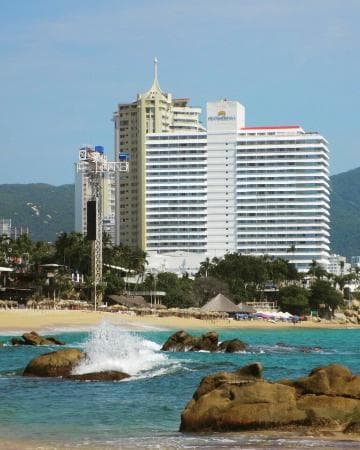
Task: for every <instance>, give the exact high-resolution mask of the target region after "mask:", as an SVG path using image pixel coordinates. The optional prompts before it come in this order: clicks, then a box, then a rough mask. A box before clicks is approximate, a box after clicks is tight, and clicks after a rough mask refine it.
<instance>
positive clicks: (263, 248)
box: [115, 80, 329, 270]
mask: <svg viewBox="0 0 360 450" xmlns="http://www.w3.org/2000/svg"><path fill="white" fill-rule="evenodd" d="M155 91H156V92H155ZM147 95H148V97H147V98H149V99H150V100H149V101H151V100H152V98H159V99H161V98H162V97H161V96H164V98H165V99H167V96H168V95H169V94H163V93H162V91H161V90H160V88H159V86H158V83H157V80H156V83H153V86H152V89H151V90H150V91H149V94H147ZM156 96H157V97H156ZM139 104H140V102H139ZM159 104H160V106H161V103H159ZM130 105H131V107H133V105H134V106H135V104H129V107H130ZM169 105H170V108H174V107H175V108H178V109H182V108H183V109H182V110H183V111H184V114H183V117H181V111H179V112H178V115H177V117H179V119H180V118H182V119H183V122H184V123H183V125H186V123H187V121H188V122H189V120H192V121H194V120H195V119H196V120H197V118H198V116H199V109H198V108H197V109H194V116H193V117H192V116H191V107H189V106H187V99H186V102H185V101H184V104H183V105H181V107H180V108H179V105H180V103H179V101H177V102H176V101H173V103H172V105H171V104H170V103H169ZM153 106H154V107H152V109H151V113H152V114H153V118H152V120H154V123H159V122H156V115H157V114H159V117H160V118H163V117H165V116H164V111H165V110H164V109H163V108H162V107H161V108H159V111H157V108H156V103H154V105H153ZM146 107H148V106H147V105H146ZM138 108H139V107H138ZM138 108H137V109H136V107H134V110H135V111H137V110H139V109H138ZM148 108H149V107H148ZM146 111H147V110H146ZM149 111H150V109H149ZM185 113H186V114H185ZM121 114H122V112H121V108H119V112H118V115H117V116H116V118H118V119H116V120H118V122H116V121H115V125H116V127H117V129H120V130H122V128H121V126H123V128H124V127H126V125H127V122H126V123H125V121H123V122H122V117H125V116H124V115H121ZM138 117H140V116H138ZM166 117H167V116H166ZM173 117H176V116H175V115H174V116H173ZM145 119H146V120H148V119H147V118H145V116H144V120H145ZM125 120H126V121H128V120H129V119H128V117H126V118H125ZM139 120H140V119H138V120H137V125H136V126H137V127H140V124H139ZM180 122H181V121H180ZM180 122H178V123H177V124H175V123H174V126H172V127H167V128H165V127H162V126H161V127H159V131H157V130H155V132H151V127H149V128H148V127H147V133H145V135H144V137H143V138H144V140H145V142H144V145H142V146H140V145H139V144H138V145H137V146H136V148H137V149H141V151H140V150H138V151H136V148H135V147H134V150H133V152H134V154H132V155H130V166H131V164H136V165H138V167H142V168H143V169H142V171H140V172H139V170H137V174H138V177H139V176H141V177H142V181H141V189H140V188H139V191H140V190H141V191H142V194H141V195H138V196H137V198H136V202H135V201H134V200H132V202H131V203H132V205H131V204H128V205H127V208H128V209H129V211H127V212H126V214H125V215H123V216H121V214H120V215H117V222H118V227H119V229H120V233H119V231H118V236H121V235H123V236H124V235H126V232H125V233H121V228H122V227H125V226H126V223H127V222H126V220H127V217H132V216H133V217H134V213H135V211H143V212H142V213H140V216H139V217H143V219H142V220H143V226H140V227H139V230H140V232H139V233H141V235H139V237H138V238H137V241H138V242H140V243H142V245H141V247H142V248H143V250H145V251H147V252H148V255H149V257H150V258H151V257H152V255H155V254H158V255H159V254H161V255H162V256H163V257H164V258H165V256H166V255H172V254H174V253H175V252H177V253H178V252H179V251H181V252H183V254H184V252H186V253H187V254H192V255H197V258H198V260H199V261H201V260H203V259H204V258H205V257H206V256H208V257H210V258H211V257H213V256H218V257H220V256H223V255H224V254H225V253H226V252H240V253H243V254H254V255H265V254H266V255H270V256H279V257H283V258H285V259H287V260H289V261H291V262H293V263H295V264H296V266H297V267H298V269H299V270H308V268H309V264H310V263H311V261H312V260H316V261H318V262H319V263H321V264H323V265H327V264H328V258H329V176H328V168H329V152H328V148H327V141H326V140H325V139H324V138H323V137H322V136H321V135H320V134H318V133H307V132H305V131H304V130H303V129H302V128H301V127H300V126H268V127H246V126H245V108H244V106H242V105H241V104H240V103H238V102H234V101H227V100H222V101H218V102H212V103H208V104H207V129H206V130H205V129H204V128H203V127H202V126H201V125H200V124H199V126H183V127H181V126H180V125H182V123H180ZM189 123H191V122H189ZM122 124H123V125H122ZM133 126H134V125H133ZM155 128H156V127H154V129H155ZM163 128H164V129H163ZM120 133H121V131H120ZM120 133H118V134H119V135H120ZM123 134H124V135H126V133H124V132H123ZM137 137H139V135H138V134H137ZM129 144H130V142H129V143H128V145H127V146H126V143H122V142H121V139H117V145H116V146H117V149H116V151H117V153H118V152H121V151H127V150H129V147H130V145H129ZM132 170H136V167H133V169H132ZM139 174H140V175H139ZM141 174H142V175H141ZM134 179H135V178H133V180H134ZM135 180H136V179H135ZM121 185H122V181H121V179H120V186H121ZM122 186H125V185H124V184H123V185H122ZM132 186H134V184H132ZM139 186H140V185H139ZM130 187H131V185H130V184H129V194H130ZM124 192H125V191H124ZM134 192H135V191H134V190H132V193H134ZM129 194H127V195H128V196H129V198H130V195H129ZM118 201H119V200H118ZM117 208H118V211H120V212H121V211H124V210H123V209H122V208H123V206H122V204H121V201H120V204H119V205H118V207H117ZM132 209H134V211H133V212H131V211H130V210H132ZM120 216H121V217H120ZM129 223H130V222H129ZM129 230H130V228H129ZM141 230H142V231H141ZM132 231H133V232H134V231H135V228H134V227H133V228H132ZM119 241H121V239H118V242H119ZM123 243H124V244H126V243H128V242H123Z"/></svg>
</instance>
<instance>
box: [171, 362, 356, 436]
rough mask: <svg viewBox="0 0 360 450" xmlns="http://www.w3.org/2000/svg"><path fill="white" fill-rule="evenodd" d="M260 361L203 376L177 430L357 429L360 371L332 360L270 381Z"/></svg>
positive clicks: (348, 430) (353, 430)
mask: <svg viewBox="0 0 360 450" xmlns="http://www.w3.org/2000/svg"><path fill="white" fill-rule="evenodd" d="M261 374H262V367H261V364H259V363H255V364H251V365H249V366H245V367H243V368H242V369H240V370H238V371H236V372H231V373H230V372H220V373H216V374H213V375H209V376H207V377H205V378H204V379H203V380H202V381H201V383H200V385H199V387H198V389H197V390H196V392H195V393H194V395H193V398H192V400H190V402H189V403H188V404H187V406H186V407H185V409H184V411H183V413H182V415H181V426H180V430H181V431H191V432H194V431H196V432H202V431H242V430H254V429H257V430H259V429H267V430H268V429H281V430H290V429H298V428H299V427H300V428H302V427H307V428H316V427H320V426H321V427H324V426H325V427H326V428H327V429H329V430H336V431H344V432H347V433H359V429H360V376H354V375H352V373H351V372H350V371H349V370H348V369H347V368H346V367H343V366H340V365H337V364H332V365H329V366H325V367H320V368H317V369H314V370H313V371H312V372H311V373H310V374H309V376H307V377H303V378H300V379H298V380H295V381H289V380H282V381H279V382H269V381H266V380H264V379H263V378H262V376H261Z"/></svg>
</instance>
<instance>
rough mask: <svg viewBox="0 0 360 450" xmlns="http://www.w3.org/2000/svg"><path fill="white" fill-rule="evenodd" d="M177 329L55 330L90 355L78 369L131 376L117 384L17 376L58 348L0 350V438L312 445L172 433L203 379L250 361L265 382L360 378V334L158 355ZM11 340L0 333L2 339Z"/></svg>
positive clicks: (273, 333)
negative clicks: (321, 372)
mask: <svg viewBox="0 0 360 450" xmlns="http://www.w3.org/2000/svg"><path fill="white" fill-rule="evenodd" d="M173 331H174V330H171V331H159V330H154V331H143V332H141V331H140V332H125V331H123V330H121V328H119V327H117V326H114V325H111V324H109V323H102V324H101V325H99V326H98V327H97V328H96V329H95V330H94V331H92V332H91V333H85V332H72V333H60V334H55V333H54V334H55V335H56V336H57V337H58V338H60V339H62V340H64V341H65V342H66V346H68V347H79V348H84V349H85V350H86V351H87V352H88V354H89V361H88V362H87V364H86V366H84V367H80V369H79V371H80V372H81V371H82V372H86V371H94V370H105V369H114V370H123V371H125V372H128V373H130V374H131V375H132V376H133V377H132V378H131V379H130V380H127V381H122V382H116V383H112V382H110V383H108V382H107V383H104V382H77V381H66V380H61V379H41V378H27V377H22V376H21V373H22V370H23V368H24V367H25V366H26V364H27V363H28V362H29V361H30V360H31V359H32V358H33V357H34V356H36V355H39V354H42V353H47V352H49V351H52V350H55V349H58V347H57V348H55V347H12V346H10V345H5V346H4V347H0V436H1V439H3V440H9V441H11V440H12V439H14V438H16V439H18V440H23V441H33V442H45V443H56V442H60V443H62V444H63V445H66V446H68V448H75V447H76V446H78V447H79V448H83V447H84V448H87V447H91V446H96V445H97V446H100V447H101V448H135V447H137V448H164V449H165V448H263V447H269V446H270V448H277V447H279V448H280V447H282V448H290V447H291V448H300V447H301V448H307V446H309V448H314V442H313V441H312V440H311V439H310V440H307V439H303V440H302V443H301V445H300V444H299V441H298V440H297V441H295V442H292V440H291V439H290V438H289V439H287V440H283V439H277V438H271V439H270V438H268V437H267V438H266V437H262V436H261V433H260V434H258V435H254V434H252V435H243V434H242V435H234V434H232V435H219V434H216V435H201V436H195V435H183V434H181V433H178V428H179V424H180V414H181V411H182V409H183V408H184V406H185V405H186V403H187V402H188V401H189V400H190V399H191V397H192V395H193V393H194V391H195V389H196V388H197V386H198V385H199V382H200V381H201V379H202V378H203V377H204V376H206V375H208V374H210V373H214V372H217V371H220V370H227V371H232V370H235V369H237V368H239V367H241V366H243V365H245V364H248V363H250V362H254V361H260V362H261V363H262V364H263V366H264V377H265V378H267V379H270V380H276V379H280V378H297V377H300V376H303V375H306V374H307V373H308V372H309V371H310V370H311V369H312V368H314V367H318V366H322V365H326V364H329V363H334V362H336V363H341V364H344V365H346V366H348V367H349V368H350V369H351V370H352V371H353V372H354V373H360V331H359V330H355V329H354V330H351V329H348V330H306V329H301V328H300V327H299V328H296V327H294V329H290V330H264V331H262V330H243V331H241V330H236V331H233V330H232V331H229V330H224V331H220V332H219V334H220V339H221V340H225V339H231V338H235V337H237V338H240V339H241V340H243V341H245V342H247V343H249V344H250V348H249V350H248V351H246V352H244V353H238V354H223V353H205V352H200V353H163V352H160V345H161V344H162V343H163V342H164V341H165V340H166V339H167V337H168V336H169V335H170V334H171V333H172V332H173ZM194 334H200V333H199V332H194ZM11 337H12V336H0V341H2V342H5V343H7V342H9V341H10V338H11ZM279 344H280V345H279ZM316 445H317V447H316V448H356V446H354V447H353V445H355V443H351V442H344V443H341V444H340V443H339V442H334V443H329V442H324V445H323V444H322V441H321V440H318V441H317V444H316ZM339 445H340V446H339Z"/></svg>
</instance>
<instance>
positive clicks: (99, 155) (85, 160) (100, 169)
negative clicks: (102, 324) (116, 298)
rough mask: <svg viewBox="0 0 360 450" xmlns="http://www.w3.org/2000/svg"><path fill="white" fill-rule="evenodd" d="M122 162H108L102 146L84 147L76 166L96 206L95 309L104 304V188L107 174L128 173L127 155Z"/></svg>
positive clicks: (123, 156) (93, 239) (94, 249)
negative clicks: (84, 178) (86, 183)
mask: <svg viewBox="0 0 360 450" xmlns="http://www.w3.org/2000/svg"><path fill="white" fill-rule="evenodd" d="M119 159H120V161H108V160H107V158H106V156H105V155H104V148H103V147H101V146H95V147H92V146H88V145H87V146H84V147H82V148H81V149H80V151H79V162H77V164H76V171H77V173H81V174H83V176H85V177H87V179H88V181H89V185H90V188H91V194H90V198H89V200H91V201H94V202H95V205H96V214H95V218H96V220H95V233H94V236H93V237H92V238H91V240H92V246H91V273H92V283H93V289H92V299H93V302H94V308H95V310H96V308H97V305H99V304H101V302H102V291H101V290H100V289H99V287H100V286H101V285H102V265H103V263H102V236H103V205H102V201H103V188H104V177H105V176H106V174H109V173H114V172H128V170H129V163H128V157H127V154H126V153H124V154H120V155H119ZM88 230H89V228H88Z"/></svg>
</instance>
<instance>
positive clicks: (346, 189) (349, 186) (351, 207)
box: [331, 167, 360, 257]
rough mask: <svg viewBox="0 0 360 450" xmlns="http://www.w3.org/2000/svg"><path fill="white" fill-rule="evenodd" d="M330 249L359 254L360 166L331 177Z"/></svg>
mask: <svg viewBox="0 0 360 450" xmlns="http://www.w3.org/2000/svg"><path fill="white" fill-rule="evenodd" d="M331 188H332V192H331V222H332V224H331V251H332V252H333V253H338V254H340V255H345V256H348V257H349V256H352V255H360V167H358V168H357V169H353V170H349V171H348V172H343V173H339V174H338V175H333V176H332V177H331Z"/></svg>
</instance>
